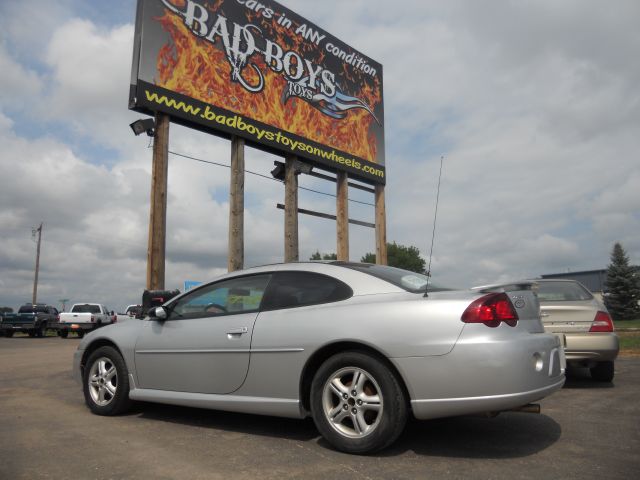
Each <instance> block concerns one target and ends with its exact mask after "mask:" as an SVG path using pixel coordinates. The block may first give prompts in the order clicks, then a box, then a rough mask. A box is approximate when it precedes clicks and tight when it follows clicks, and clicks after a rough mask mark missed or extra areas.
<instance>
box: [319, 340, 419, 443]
mask: <svg viewBox="0 0 640 480" xmlns="http://www.w3.org/2000/svg"><path fill="white" fill-rule="evenodd" d="M361 375H362V377H361ZM357 378H360V379H361V381H360V382H359V381H357ZM333 379H338V383H339V384H340V385H341V388H340V389H339V390H338V389H337V388H332V387H331V385H332V383H331V381H332V380H333ZM354 382H356V383H357V384H358V385H356V386H355V387H354V386H353V383H354ZM334 385H335V383H334ZM358 390H360V392H358ZM338 392H341V393H340V395H338ZM345 395H346V398H345ZM376 397H377V398H378V399H379V400H380V401H379V402H376V401H374V399H375V398H376ZM376 403H378V404H379V410H377V409H375V408H373V407H375V404H376ZM310 405H311V414H312V416H313V420H314V422H315V424H316V427H317V428H318V430H319V431H320V434H321V435H322V436H323V437H324V438H325V439H326V440H327V441H328V442H329V443H330V444H331V445H333V446H334V447H335V448H336V449H338V450H341V451H343V452H347V453H356V454H364V453H371V452H375V451H377V450H381V449H383V448H385V447H387V446H389V445H391V444H392V443H393V442H394V441H396V439H397V438H398V437H399V436H400V434H401V433H402V431H403V430H404V426H405V423H406V421H407V400H406V398H405V395H404V391H403V389H402V387H401V386H400V382H399V380H398V379H397V378H396V375H395V374H394V373H393V371H392V370H391V369H390V368H389V367H388V366H387V365H386V364H385V363H384V362H383V361H381V360H379V359H377V358H376V357H374V356H371V355H369V354H367V353H363V352H357V351H349V352H343V353H339V354H337V355H334V356H332V357H330V358H329V359H327V360H326V361H325V362H324V363H323V364H322V365H321V366H320V368H319V369H318V371H317V372H316V374H315V376H314V378H313V382H312V383H311V401H310ZM331 415H333V418H334V420H330V418H329V417H330V416H331ZM362 427H365V428H364V429H363V428H362Z"/></svg>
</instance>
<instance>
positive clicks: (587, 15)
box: [0, 0, 640, 311]
mask: <svg viewBox="0 0 640 480" xmlns="http://www.w3.org/2000/svg"><path fill="white" fill-rule="evenodd" d="M282 3H283V4H284V5H286V6H287V7H288V8H290V9H292V10H294V11H295V12H297V13H298V14H300V15H301V16H302V17H304V18H306V19H308V20H309V21H311V22H313V23H315V24H316V25H318V26H320V27H321V28H323V29H325V30H326V31H328V32H329V33H331V34H332V35H335V36H336V37H338V38H340V39H341V40H343V41H344V42H346V43H347V44H349V45H351V46H353V47H354V48H356V49H357V50H360V51H361V52H363V53H365V54H366V55H367V56H369V57H370V58H373V59H374V60H376V61H378V62H379V63H381V64H382V65H383V67H384V102H385V142H386V169H387V185H386V209H387V239H388V240H389V241H390V242H391V241H395V242H397V243H399V244H403V245H412V246H415V247H417V248H418V249H419V250H420V252H421V254H422V256H423V257H424V258H425V259H426V260H427V261H428V255H429V251H430V248H431V237H432V231H433V224H434V210H435V202H436V191H437V185H438V171H439V168H440V158H441V157H443V158H444V162H443V173H442V182H441V189H440V201H439V207H438V216H437V228H436V234H435V242H434V245H433V257H432V268H431V270H432V273H433V276H434V279H435V281H437V282H438V283H441V284H448V285H452V286H457V287H462V288H467V287H471V286H474V285H481V284H487V283H495V282H502V281H508V280H516V279H522V278H535V277H537V276H539V275H541V274H546V273H561V272H567V271H580V270H592V269H602V268H606V266H607V265H608V263H609V260H610V253H611V249H612V247H613V244H614V243H615V242H621V243H622V245H623V247H624V248H625V250H626V251H627V253H628V255H629V257H630V259H631V262H632V263H633V264H636V265H637V264H640V158H639V152H640V89H639V88H638V85H640V63H639V62H638V61H637V59H638V52H640V29H639V28H638V26H637V21H638V19H640V2H637V1H636V0H613V1H611V2H601V1H598V0H563V1H562V2H558V1H557V0H535V1H534V0H530V1H525V0H522V1H516V0H485V1H482V2H478V1H475V0H466V1H463V0H449V1H446V2H444V1H436V0H428V1H427V0H420V1H409V0H397V1H396V2H393V5H392V7H391V6H390V5H389V3H388V2H382V1H379V0H367V1H364V0H355V1H344V0H341V1H337V0H327V1H324V2H310V1H303V0H283V1H282ZM134 17H135V1H134V0H110V1H108V2H104V1H101V0H57V1H56V2H51V1H49V0H1V1H0V306H10V307H13V308H14V309H15V308H17V307H18V306H19V305H20V304H22V303H24V302H27V301H31V296H32V288H33V280H34V267H35V257H36V243H35V241H34V239H33V238H32V229H33V228H34V227H37V226H38V225H39V224H40V222H42V223H43V225H44V226H43V234H42V248H41V258H40V276H39V283H38V301H39V302H46V303H50V304H52V305H55V306H58V307H60V300H61V299H69V303H74V302H99V303H105V304H106V305H107V306H108V307H109V308H112V309H114V310H119V311H123V310H124V308H125V307H126V305H128V304H135V303H139V302H140V298H141V295H142V291H143V289H144V286H145V281H146V251H147V235H148V221H149V191H150V182H151V180H150V173H151V149H150V148H149V138H148V137H146V136H140V137H135V136H134V135H133V134H132V132H131V130H130V128H129V124H130V123H131V122H133V121H134V120H136V119H138V118H141V115H140V114H137V113H135V112H131V111H129V110H127V102H128V91H129V83H130V74H131V58H132V49H133V34H134V27H133V24H134ZM170 150H171V151H172V152H176V153H179V154H183V155H188V156H192V157H195V158H200V159H205V160H209V161H213V162H218V163H222V164H225V165H228V164H229V162H230V143H229V142H228V141H227V140H224V139H222V138H219V137H216V136H212V135H207V134H205V133H202V132H197V131H193V130H189V129H187V128H184V127H181V126H178V125H173V124H172V125H171V129H170ZM245 156H246V168H247V170H250V171H252V172H255V173H258V174H260V175H263V176H259V175H252V174H247V177H246V186H245V192H246V200H245V207H246V208H245V266H247V267H249V266H254V265H261V264H266V263H273V262H281V261H282V260H283V256H284V215H283V212H282V211H281V210H278V209H277V208H276V204H277V203H283V202H284V187H283V185H282V184H281V183H278V182H275V181H272V180H270V179H268V178H264V176H266V177H269V176H270V174H269V172H270V170H271V169H272V168H273V161H277V160H282V159H281V158H280V157H277V156H274V155H269V154H266V153H263V152H260V151H257V150H255V149H251V148H247V149H246V152H245ZM300 185H301V186H302V187H305V188H308V189H313V190H317V191H320V192H324V193H325V195H323V194H320V193H315V192H311V191H308V190H301V191H300V192H299V207H300V208H307V209H312V210H317V211H321V212H325V213H331V214H333V213H335V203H336V202H335V198H333V197H332V196H331V194H334V193H335V185H334V184H332V183H330V182H326V181H322V180H317V179H314V178H313V177H309V176H304V175H302V176H301V177H300ZM228 195H229V169H228V168H224V167H219V166H214V165H211V164H206V163H201V162H196V161H193V160H189V159H187V158H184V157H180V156H176V155H170V158H169V193H168V212H167V246H166V255H167V261H166V280H165V286H166V288H178V289H180V290H182V289H183V282H184V281H185V280H197V281H208V280H212V279H214V278H215V277H216V276H218V275H221V274H223V273H225V272H226V266H227V230H228V212H229V204H228ZM349 197H350V199H351V200H354V201H352V202H350V205H349V215H350V217H351V218H354V219H357V220H363V221H366V222H373V221H374V208H373V206H372V205H371V204H372V203H373V196H372V195H371V194H369V193H367V192H361V191H358V190H354V189H350V191H349ZM358 202H361V203H358ZM349 233H350V259H351V260H354V261H358V260H360V258H361V257H362V256H363V255H364V254H366V253H367V252H373V251H375V239H374V233H373V230H372V229H370V228H367V227H361V226H354V225H352V226H351V228H350V232H349ZM299 244H300V258H301V259H302V260H306V259H308V258H309V257H310V256H311V254H312V253H313V252H315V251H320V252H322V253H329V252H335V251H336V231H335V223H334V222H332V221H329V220H325V219H320V218H315V217H309V216H305V215H300V218H299Z"/></svg>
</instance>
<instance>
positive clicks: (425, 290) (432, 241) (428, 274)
mask: <svg viewBox="0 0 640 480" xmlns="http://www.w3.org/2000/svg"><path fill="white" fill-rule="evenodd" d="M443 162H444V156H442V155H441V156H440V173H439V175H438V190H437V193H436V210H435V213H434V215H433V232H432V233H431V250H430V251H429V266H428V267H427V285H426V287H425V289H424V296H425V297H428V296H429V283H430V282H431V259H432V258H433V243H434V240H435V238H436V221H437V220H438V203H440V181H441V180H442V163H443Z"/></svg>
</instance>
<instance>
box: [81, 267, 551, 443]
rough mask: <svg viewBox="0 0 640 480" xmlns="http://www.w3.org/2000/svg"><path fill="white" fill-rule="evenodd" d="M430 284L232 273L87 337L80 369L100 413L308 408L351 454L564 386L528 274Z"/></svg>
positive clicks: (304, 273)
mask: <svg viewBox="0 0 640 480" xmlns="http://www.w3.org/2000/svg"><path fill="white" fill-rule="evenodd" d="M426 286H427V277H425V276H423V275H419V274H416V273H413V272H408V271H405V270H400V269H397V268H392V267H385V266H380V265H371V264H363V263H349V262H331V263H311V262H309V263H290V264H279V265H268V266H262V267H257V268H251V269H247V270H242V271H237V272H233V273H229V274H227V275H224V276H222V277H220V278H218V279H217V280H215V281H213V282H211V283H208V284H206V285H203V286H200V287H198V288H197V289H194V290H190V291H189V292H186V293H184V294H182V295H180V296H178V297H175V298H173V299H172V300H170V301H169V302H167V303H166V304H164V305H163V306H162V307H157V308H155V309H152V310H151V311H150V312H149V316H148V317H147V318H146V319H144V320H139V321H130V322H126V323H122V324H115V325H112V326H107V327H105V328H101V329H99V330H96V331H95V332H93V333H91V334H90V335H88V336H86V337H85V338H84V339H83V340H82V341H81V342H80V345H79V346H78V351H77V352H76V353H75V356H74V364H73V370H74V376H75V377H76V379H77V380H78V381H79V382H80V383H81V384H82V387H83V391H84V397H85V401H86V403H87V405H88V407H89V408H90V409H91V411H93V412H94V413H96V414H98V415H116V414H119V413H122V412H124V411H125V410H126V409H127V408H128V407H129V405H130V403H131V401H135V400H143V401H148V402H160V403H167V404H175V405H185V406H190V407H201V408H211V409H218V410H227V411H234V412H246V413H254V414H264V415H276V416H282V417H292V418H303V417H306V416H312V417H313V420H314V422H315V424H316V426H317V428H318V430H319V431H320V433H321V434H322V436H324V437H325V438H326V439H327V441H329V442H330V443H331V444H332V445H333V446H334V447H335V448H337V449H339V450H342V451H345V452H350V453H366V452H372V451H375V450H379V449H382V448H384V447H386V446H388V445H390V444H391V443H393V442H394V441H395V440H396V439H397V438H398V436H399V435H400V433H401V432H402V430H403V429H404V426H405V423H406V420H407V417H408V415H410V414H412V415H413V416H414V417H416V418H418V419H428V418H437V417H447V416H456V415H465V414H473V413H486V412H491V413H496V412H500V411H505V410H512V409H518V408H519V407H523V406H525V405H528V404H529V403H530V402H533V401H536V400H539V399H541V398H543V397H546V396H547V395H549V394H551V393H552V392H554V391H556V390H558V389H559V388H561V387H562V385H563V383H564V355H563V350H562V346H561V343H560V340H559V338H558V337H557V336H555V335H553V334H550V333H545V332H544V329H543V327H542V323H541V322H540V312H539V305H538V300H537V298H536V295H535V293H534V292H533V291H532V289H531V284H529V283H522V284H514V285H502V286H492V287H486V288H482V289H476V290H468V291H451V290H446V289H442V288H437V287H434V286H430V287H429V289H428V292H426V294H425V287H426Z"/></svg>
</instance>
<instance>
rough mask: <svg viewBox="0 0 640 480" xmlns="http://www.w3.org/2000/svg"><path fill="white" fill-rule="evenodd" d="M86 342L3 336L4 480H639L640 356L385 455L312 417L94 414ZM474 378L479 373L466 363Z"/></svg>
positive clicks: (414, 434) (428, 428)
mask: <svg viewBox="0 0 640 480" xmlns="http://www.w3.org/2000/svg"><path fill="white" fill-rule="evenodd" d="M77 344H78V340H77V339H75V338H73V339H71V338H70V339H66V340H64V339H60V338H54V337H49V338H44V339H38V338H28V337H14V338H0V479H40V478H46V479H91V478H96V479H110V478H116V479H117V478H140V479H149V478H154V479H174V478H175V479H183V478H184V479H189V480H195V479H218V478H220V479H229V478H238V479H254V478H260V479H276V478H277V479H282V478H302V477H304V478H306V479H315V478H317V479H323V480H327V479H334V478H335V479H338V478H340V479H344V478H348V479H405V478H406V479H418V478H419V479H426V478H444V477H447V478H465V479H468V478H483V479H488V478H508V479H519V478H532V479H533V478H535V479H541V478H548V479H551V478H562V479H566V478H580V479H589V478H594V479H595V478H598V479H601V478H607V479H614V478H620V479H628V478H637V477H636V475H637V474H638V471H639V469H640V428H639V427H640V401H639V399H640V358H638V357H633V358H632V357H629V358H626V357H625V358H620V359H619V360H618V362H617V363H616V379H615V382H614V384H613V385H610V384H607V385H602V384H598V383H594V382H592V381H591V380H590V379H589V377H588V375H586V374H585V373H584V372H576V374H575V375H574V376H571V377H570V378H569V380H568V381H567V384H566V386H565V388H563V389H562V390H561V391H560V392H558V393H556V394H554V395H553V396H551V397H550V398H547V399H545V400H543V401H542V402H541V403H542V414H541V415H535V414H524V413H507V414H502V415H500V416H498V417H496V418H493V419H486V418H480V417H466V418H452V419H444V420H436V421H433V420H432V421H422V422H418V421H412V422H410V423H409V425H408V427H407V430H406V431H405V433H404V435H403V436H402V437H401V438H400V440H399V441H398V442H397V443H396V444H395V445H394V446H393V447H392V448H391V449H388V450H386V451H384V452H382V453H381V454H378V455H373V456H368V457H362V456H350V455H346V454H342V453H338V452H335V451H333V450H331V448H330V447H329V446H328V445H327V444H326V443H325V442H324V441H323V440H322V439H321V438H320V437H319V435H318V433H317V431H316V429H315V427H314V425H313V423H312V422H311V421H310V420H305V421H298V420H287V419H278V418H269V417H259V416H253V415H241V414H232V413H225V412H214V411H207V410H198V409H190V408H179V407H171V406H164V405H153V404H140V405H138V406H137V407H136V409H135V410H134V411H133V412H131V413H130V414H128V415H125V416H121V417H116V418H104V417H98V416H94V415H92V414H90V413H89V410H88V409H87V408H85V406H84V401H83V398H82V393H81V391H80V387H79V386H78V385H76V384H75V382H74V381H73V380H72V379H71V373H70V370H71V359H72V355H73V352H74V350H75V349H76V346H77ZM470 368H472V366H470Z"/></svg>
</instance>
